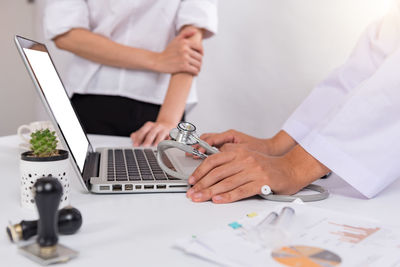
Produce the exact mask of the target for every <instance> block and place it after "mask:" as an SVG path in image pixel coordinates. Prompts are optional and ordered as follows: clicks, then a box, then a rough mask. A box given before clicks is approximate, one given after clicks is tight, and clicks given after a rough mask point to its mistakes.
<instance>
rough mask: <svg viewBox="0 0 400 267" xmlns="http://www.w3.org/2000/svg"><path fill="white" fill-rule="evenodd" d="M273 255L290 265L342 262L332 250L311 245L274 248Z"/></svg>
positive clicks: (320, 266)
mask: <svg viewBox="0 0 400 267" xmlns="http://www.w3.org/2000/svg"><path fill="white" fill-rule="evenodd" d="M271 256H272V258H273V259H274V260H275V261H277V262H279V263H281V264H283V265H286V266H290V267H309V266H313V267H333V266H338V265H339V264H340V263H341V262H342V259H341V258H340V257H339V256H338V255H337V254H335V253H333V252H331V251H328V250H325V249H322V248H317V247H310V246H287V247H282V248H279V249H276V250H274V251H273V252H272V254H271Z"/></svg>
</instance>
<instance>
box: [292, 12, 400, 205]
mask: <svg viewBox="0 0 400 267" xmlns="http://www.w3.org/2000/svg"><path fill="white" fill-rule="evenodd" d="M399 10H400V9H396V11H395V12H394V13H393V14H392V15H390V16H388V17H386V18H384V19H383V20H382V21H381V22H380V23H378V24H376V25H375V26H374V27H372V28H370V30H369V31H368V32H367V35H366V37H367V38H365V36H364V38H363V41H362V42H361V43H360V44H359V49H361V50H359V51H358V50H357V49H356V51H355V54H354V55H353V57H352V58H351V59H350V60H349V62H348V63H347V64H346V65H345V66H344V67H342V69H341V70H339V72H336V74H334V75H333V76H332V77H333V78H330V80H329V79H328V80H329V83H326V84H329V86H327V85H325V86H324V87H319V88H317V89H316V90H317V91H318V92H314V93H313V94H311V95H310V97H309V99H307V100H306V101H307V102H306V103H305V104H306V105H310V106H309V107H307V108H305V107H300V108H301V109H300V112H299V111H298V112H297V114H294V116H293V117H292V118H291V120H294V121H298V122H299V124H300V125H306V126H305V128H308V129H306V130H305V131H304V132H302V133H301V134H299V137H300V138H298V139H296V141H297V142H298V143H299V144H300V145H301V146H302V147H303V148H304V149H305V150H306V151H307V152H308V153H310V154H311V155H312V156H313V157H315V158H316V159H318V160H319V161H320V162H321V163H322V164H324V165H325V166H327V167H328V168H329V169H331V170H332V171H333V172H335V173H336V174H337V175H338V176H340V177H341V178H342V179H344V180H345V181H346V182H347V183H349V184H350V185H351V186H353V187H354V188H355V189H357V190H358V191H359V192H360V193H362V194H363V195H365V196H366V197H368V198H371V197H374V196H375V195H376V194H378V193H379V192H380V191H382V190H383V189H384V188H385V187H387V186H388V185H390V184H391V183H392V182H393V181H394V180H396V179H397V178H398V177H400V162H399V161H400V142H399V141H398V139H399V136H400V75H399V73H400V72H399V69H400V12H399ZM335 75H336V79H335V78H334V77H335ZM352 77H355V78H352ZM324 90H325V91H324ZM329 91H332V92H329ZM335 91H337V92H335ZM323 92H326V93H325V94H324V93H323ZM332 100H333V103H330V104H329V102H330V101H332ZM316 102H323V103H324V104H328V105H329V108H326V109H324V108H323V107H322V105H320V104H319V103H316ZM303 105H304V104H303ZM321 113H322V114H321ZM316 114H317V115H316ZM304 116H312V117H313V118H312V119H311V121H309V119H307V118H304ZM294 131H296V130H294ZM289 134H291V133H290V130H289Z"/></svg>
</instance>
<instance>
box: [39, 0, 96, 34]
mask: <svg viewBox="0 0 400 267" xmlns="http://www.w3.org/2000/svg"><path fill="white" fill-rule="evenodd" d="M43 24H44V35H45V38H46V39H49V40H51V39H53V38H55V37H57V36H58V35H61V34H63V33H66V32H68V31H69V30H71V29H73V28H83V29H89V9H88V6H87V3H86V1H85V0H47V2H46V6H45V11H44V19H43Z"/></svg>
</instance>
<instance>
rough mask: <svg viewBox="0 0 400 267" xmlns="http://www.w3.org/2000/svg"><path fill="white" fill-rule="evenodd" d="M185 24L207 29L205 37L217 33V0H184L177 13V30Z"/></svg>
mask: <svg viewBox="0 0 400 267" xmlns="http://www.w3.org/2000/svg"><path fill="white" fill-rule="evenodd" d="M185 25H193V26H196V27H198V28H203V29H205V30H206V32H205V34H204V38H208V37H211V36H212V35H214V34H216V33H217V28H218V15H217V0H183V1H182V3H181V5H180V7H179V10H178V14H177V23H176V31H177V32H179V31H180V29H181V28H182V27H183V26H185Z"/></svg>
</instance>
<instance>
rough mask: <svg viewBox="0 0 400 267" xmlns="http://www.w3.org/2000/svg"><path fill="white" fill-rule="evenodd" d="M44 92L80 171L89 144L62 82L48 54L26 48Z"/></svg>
mask: <svg viewBox="0 0 400 267" xmlns="http://www.w3.org/2000/svg"><path fill="white" fill-rule="evenodd" d="M24 52H25V55H26V56H27V58H28V61H29V63H30V65H31V68H32V70H33V72H34V74H35V76H36V79H37V81H38V83H39V85H40V87H41V88H42V92H43V94H44V96H45V98H46V100H47V102H48V104H49V106H50V109H51V111H52V112H53V115H54V117H55V118H56V120H57V123H58V125H59V126H60V129H61V131H62V132H63V134H64V139H65V141H66V142H67V143H68V146H69V148H70V150H71V153H72V154H73V156H74V158H75V160H76V163H77V164H78V167H79V169H80V171H81V172H82V170H83V165H84V164H85V158H86V153H87V150H88V146H89V142H88V140H87V138H86V135H85V132H84V131H83V129H82V127H81V125H80V123H79V120H78V118H77V117H76V115H75V112H74V110H73V108H72V105H71V102H70V100H69V98H68V95H67V93H66V92H65V89H64V87H63V85H62V83H61V80H60V78H59V76H58V74H57V72H56V70H55V68H54V66H53V63H52V62H51V59H50V57H49V55H48V54H47V53H46V52H42V51H37V50H31V49H27V48H24Z"/></svg>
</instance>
